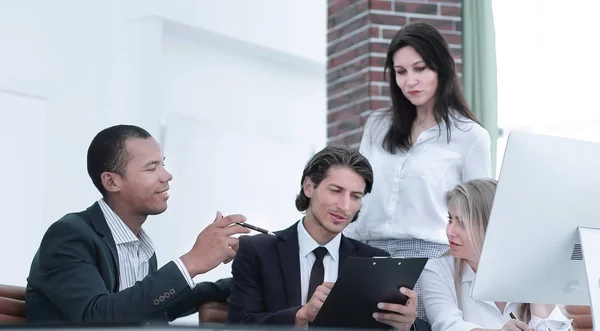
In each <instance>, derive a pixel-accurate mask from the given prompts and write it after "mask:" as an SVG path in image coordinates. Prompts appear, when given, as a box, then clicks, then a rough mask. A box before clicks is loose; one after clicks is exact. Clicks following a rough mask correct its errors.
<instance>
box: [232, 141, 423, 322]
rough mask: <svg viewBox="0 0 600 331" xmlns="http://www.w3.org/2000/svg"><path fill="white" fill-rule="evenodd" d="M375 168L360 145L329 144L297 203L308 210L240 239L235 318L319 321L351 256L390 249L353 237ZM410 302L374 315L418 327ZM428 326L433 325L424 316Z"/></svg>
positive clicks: (312, 163) (311, 167)
mask: <svg viewBox="0 0 600 331" xmlns="http://www.w3.org/2000/svg"><path fill="white" fill-rule="evenodd" d="M372 186H373V171H372V169H371V166H370V164H369V161H368V160H367V159H366V158H365V157H364V156H362V155H361V154H360V153H359V152H358V151H356V150H353V149H350V148H345V147H339V146H329V147H326V148H325V149H323V150H322V151H320V152H319V153H317V154H316V155H314V156H313V157H312V158H311V160H309V162H308V163H307V165H306V167H305V168H304V173H303V174H302V179H301V188H300V193H299V194H298V196H297V198H296V208H297V209H298V211H300V212H306V216H305V217H304V218H303V219H302V220H301V221H299V222H297V223H296V224H294V225H292V226H291V227H289V228H287V229H286V230H283V231H280V232H276V235H275V236H273V235H257V236H243V237H240V247H239V250H238V253H237V255H236V257H235V259H234V261H233V264H232V275H233V285H232V290H231V295H230V297H229V299H228V303H229V312H228V316H227V321H228V323H255V324H279V325H294V326H298V327H303V326H306V325H308V324H309V323H310V322H312V321H313V320H314V318H315V316H316V315H317V313H318V312H319V309H320V308H321V306H322V305H323V302H324V301H325V299H326V298H327V295H328V294H329V291H330V289H331V288H332V286H333V283H334V282H335V281H336V279H337V277H338V271H339V270H340V269H341V267H342V265H343V264H344V261H345V260H346V259H347V258H348V257H350V256H356V257H373V256H388V253H387V252H385V251H383V250H380V249H377V248H373V247H371V246H368V245H366V244H363V243H361V242H358V241H356V240H353V239H350V238H347V237H345V236H343V235H342V231H343V230H344V228H345V227H346V226H347V225H348V224H350V222H352V221H354V220H355V219H356V217H357V215H358V211H359V209H360V204H361V199H362V197H363V196H364V195H365V194H367V193H369V192H371V188H372ZM402 293H404V294H405V295H407V296H408V297H409V300H408V302H407V305H406V306H403V305H397V304H390V303H381V304H382V306H381V307H380V309H382V310H384V311H387V312H385V313H378V314H376V315H374V318H375V319H376V320H378V321H380V322H382V323H384V324H388V325H389V326H391V327H394V328H397V329H400V330H409V329H411V327H413V324H414V323H415V320H416V316H417V311H416V309H417V308H416V307H417V302H416V300H417V296H416V294H415V292H413V291H412V290H410V289H402ZM418 323H420V324H421V325H422V326H425V327H424V328H419V329H420V330H422V329H425V330H426V329H428V328H429V327H428V325H427V324H426V323H424V322H422V321H418Z"/></svg>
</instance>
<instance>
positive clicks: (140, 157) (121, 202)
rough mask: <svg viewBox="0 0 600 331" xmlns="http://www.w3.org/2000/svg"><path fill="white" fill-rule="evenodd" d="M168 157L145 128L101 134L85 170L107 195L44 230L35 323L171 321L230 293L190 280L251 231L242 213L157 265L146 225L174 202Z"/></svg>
mask: <svg viewBox="0 0 600 331" xmlns="http://www.w3.org/2000/svg"><path fill="white" fill-rule="evenodd" d="M163 161H164V157H163V155H162V153H161V150H160V147H159V145H158V143H157V142H156V140H155V139H153V138H152V136H151V135H150V134H149V133H148V132H147V131H145V130H144V129H142V128H139V127H136V126H129V125H118V126H113V127H110V128H107V129H105V130H103V131H101V132H100V133H98V134H97V135H96V137H95V138H94V139H93V141H92V143H91V144H90V147H89V149H88V155H87V168H88V173H89V175H90V177H91V179H92V182H93V183H94V185H95V186H96V188H97V189H98V190H99V191H100V193H101V194H102V199H100V200H98V201H97V202H96V203H94V204H93V205H92V206H91V207H89V208H88V209H87V210H84V211H81V212H78V213H71V214H68V215H66V216H64V217H62V218H61V219H60V220H58V221H57V222H55V223H54V224H52V225H51V226H50V227H49V229H48V230H47V231H46V233H45V235H44V237H43V239H42V242H41V244H40V247H39V249H38V251H37V253H36V255H35V257H34V259H33V262H32V264H31V270H30V273H29V277H28V279H27V281H28V283H27V290H26V310H27V311H26V313H27V319H28V321H29V322H32V323H40V324H73V323H74V324H120V325H131V324H136V325H139V324H142V325H143V324H148V323H158V324H166V323H167V322H168V321H171V320H173V319H175V318H177V317H180V316H184V315H187V314H190V313H192V312H194V311H196V309H197V307H198V304H199V303H200V302H202V301H204V300H222V299H223V298H220V296H222V295H221V291H220V289H219V288H218V286H216V285H215V284H212V283H201V284H195V283H194V281H193V277H194V276H196V275H199V274H202V273H205V272H207V271H209V270H211V269H213V268H215V267H216V266H218V265H219V264H221V263H223V262H224V263H228V262H229V261H231V260H232V259H233V257H234V256H235V252H236V251H237V247H238V240H237V239H236V238H233V237H231V236H232V235H234V234H239V233H248V230H247V229H245V228H243V227H241V226H239V225H233V223H235V222H244V221H245V217H244V216H242V215H231V216H227V217H222V215H221V214H220V213H219V212H217V217H216V219H215V221H214V222H213V223H212V224H211V225H209V226H208V227H206V228H205V229H204V230H203V231H202V232H201V233H200V234H199V235H198V237H197V239H196V242H195V244H194V246H193V247H192V249H191V250H190V251H189V252H187V253H186V254H184V255H183V256H181V257H180V258H176V259H174V260H173V261H171V262H169V263H167V264H165V265H164V266H163V267H161V268H158V266H157V260H156V254H155V252H154V247H153V245H152V241H151V240H150V238H149V237H148V235H147V234H146V233H145V232H144V230H143V229H142V225H143V223H144V222H145V221H146V218H147V217H148V215H156V214H160V213H162V212H164V211H165V210H166V208H167V199H168V198H169V195H168V190H169V181H171V179H172V176H171V174H170V173H169V172H167V170H166V169H165V168H164V164H163Z"/></svg>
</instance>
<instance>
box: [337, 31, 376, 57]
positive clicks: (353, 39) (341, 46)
mask: <svg viewBox="0 0 600 331" xmlns="http://www.w3.org/2000/svg"><path fill="white" fill-rule="evenodd" d="M370 35H371V31H370V29H366V30H363V31H361V32H359V33H356V34H354V35H351V36H350V37H348V38H345V39H344V38H340V39H338V41H336V42H335V43H333V44H331V45H329V46H328V47H327V55H331V54H335V53H339V52H341V51H343V50H345V49H346V48H349V47H351V46H354V45H356V44H358V43H360V42H362V41H365V40H368V39H369V37H370Z"/></svg>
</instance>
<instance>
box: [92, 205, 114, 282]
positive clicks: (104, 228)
mask: <svg viewBox="0 0 600 331" xmlns="http://www.w3.org/2000/svg"><path fill="white" fill-rule="evenodd" d="M87 212H88V213H89V215H90V219H91V220H92V225H93V226H94V229H95V230H96V232H97V233H98V234H99V235H100V237H102V240H104V242H105V243H106V246H108V249H109V250H110V253H111V255H112V258H113V263H114V266H115V279H116V285H115V288H116V291H118V290H119V255H118V253H117V245H116V244H115V240H114V238H113V236H112V233H111V232H110V228H109V227H108V223H106V219H105V218H104V214H103V213H102V209H100V205H99V204H98V203H97V202H96V203H94V204H93V205H92V206H91V207H89V208H88V209H87Z"/></svg>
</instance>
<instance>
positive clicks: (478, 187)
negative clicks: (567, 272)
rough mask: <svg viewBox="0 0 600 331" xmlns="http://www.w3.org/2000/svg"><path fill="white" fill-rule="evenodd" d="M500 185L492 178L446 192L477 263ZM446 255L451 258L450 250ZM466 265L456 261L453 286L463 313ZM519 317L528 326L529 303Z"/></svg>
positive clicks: (461, 261) (459, 186) (464, 184)
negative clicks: (462, 296) (463, 282)
mask: <svg viewBox="0 0 600 331" xmlns="http://www.w3.org/2000/svg"><path fill="white" fill-rule="evenodd" d="M497 184H498V182H497V181H496V180H495V179H491V178H486V179H474V180H471V181H468V182H466V183H463V184H459V185H457V186H456V187H455V188H454V189H453V190H452V191H449V192H447V193H446V196H445V200H446V205H447V206H448V207H450V206H451V207H453V209H455V210H456V211H457V212H458V213H459V214H460V216H461V221H462V222H463V224H464V226H465V229H466V231H467V237H468V238H469V241H470V242H471V247H472V249H473V251H474V253H475V257H476V258H477V260H479V258H480V257H481V249H482V247H483V240H484V238H485V231H486V229H487V226H488V222H489V218H490V213H491V211H492V204H493V202H494V194H495V193H496V186H497ZM444 255H450V251H448V252H446V253H445V254H444ZM464 263H465V261H464V260H463V259H460V258H454V286H455V288H456V298H457V300H458V308H459V309H461V310H462V307H461V306H462V305H461V296H460V293H461V284H462V272H463V270H462V268H463V265H464ZM517 314H518V316H519V319H520V320H522V321H524V322H525V323H529V321H530V320H531V310H530V309H529V304H528V303H521V304H519V306H518V308H517Z"/></svg>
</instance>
